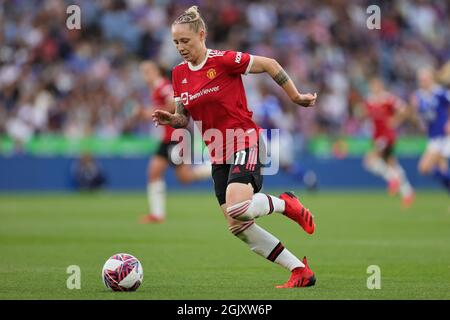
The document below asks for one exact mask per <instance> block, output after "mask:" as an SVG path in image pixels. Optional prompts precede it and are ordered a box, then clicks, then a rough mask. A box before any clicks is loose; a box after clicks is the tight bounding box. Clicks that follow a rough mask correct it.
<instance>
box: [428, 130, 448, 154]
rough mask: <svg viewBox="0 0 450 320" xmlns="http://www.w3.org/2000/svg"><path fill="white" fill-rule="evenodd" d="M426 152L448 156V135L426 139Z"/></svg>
mask: <svg viewBox="0 0 450 320" xmlns="http://www.w3.org/2000/svg"><path fill="white" fill-rule="evenodd" d="M426 152H434V153H439V154H440V155H442V156H443V157H444V158H450V135H446V136H443V137H436V138H432V139H430V140H428V143H427V149H426Z"/></svg>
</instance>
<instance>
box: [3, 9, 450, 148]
mask: <svg viewBox="0 0 450 320" xmlns="http://www.w3.org/2000/svg"><path fill="white" fill-rule="evenodd" d="M71 4H76V5H78V6H79V7H80V8H81V29H80V30H69V29H68V28H67V27H66V20H67V18H68V17H69V16H70V14H68V13H67V12H66V9H67V6H69V5H71ZM193 4H197V5H198V6H199V8H200V12H201V13H202V15H203V16H204V18H205V20H206V23H207V25H208V28H209V30H208V39H207V46H208V47H209V48H213V49H224V50H225V49H228V50H236V51H238V50H239V51H246V52H249V53H251V54H255V55H263V56H268V57H273V58H275V59H277V60H278V61H279V62H280V63H281V65H283V66H284V67H285V69H286V70H287V72H288V74H289V75H290V76H291V78H292V79H293V80H294V82H295V83H296V84H297V86H298V88H299V89H300V90H301V91H307V92H317V93H318V94H319V98H318V101H317V106H316V107H315V108H314V109H308V110H305V109H302V110H300V109H299V108H297V107H295V105H293V104H292V103H290V102H289V101H288V100H287V99H286V97H285V95H284V94H283V92H282V91H281V89H280V88H279V87H278V86H277V85H276V84H275V83H274V82H273V81H272V80H271V79H270V77H268V76H267V75H265V76H261V75H248V76H245V77H244V78H245V80H244V83H245V86H246V87H247V92H248V100H249V105H250V106H251V107H252V108H258V105H259V104H261V103H264V99H265V95H266V94H264V96H263V94H262V93H261V86H264V88H268V90H270V94H271V95H272V96H274V97H276V98H277V99H276V102H275V103H279V104H280V105H281V106H282V108H283V110H284V111H285V114H286V119H287V120H290V121H286V123H288V124H289V127H288V129H290V130H293V131H294V132H295V133H296V134H299V135H302V136H304V137H306V138H308V137H310V136H312V135H317V134H326V135H330V136H337V135H353V136H368V135H369V134H370V127H369V126H368V124H367V122H365V121H360V119H359V117H358V106H359V105H360V102H361V99H362V98H363V97H364V95H365V93H366V91H367V82H368V79H369V77H370V76H373V75H379V76H381V77H382V78H383V79H384V81H385V82H386V83H387V87H388V88H389V90H391V91H392V92H394V93H395V94H397V95H398V96H400V97H402V98H404V99H406V100H407V99H408V97H409V95H410V94H411V93H412V91H413V90H414V89H415V88H416V83H415V72H416V70H417V69H418V68H419V67H421V66H425V65H431V66H434V67H436V68H440V67H442V66H444V65H445V63H446V62H447V61H449V60H450V3H449V2H448V1H427V0H398V1H380V2H377V1H369V0H355V1H345V0H328V1H316V0H278V1H275V0H272V1H268V0H261V1H244V0H220V1H215V0H199V1H193V0H189V1H188V0H179V1H170V0H150V1H146V0H98V1H91V0H71V1H63V0H0V135H7V136H10V137H12V138H13V139H14V140H15V141H16V142H17V143H18V144H21V143H24V142H26V141H27V140H28V139H30V138H31V137H33V136H35V135H39V134H54V133H56V134H62V135H64V136H67V137H74V138H77V137H85V136H90V135H94V136H100V137H116V136H119V135H122V134H136V135H148V134H149V133H151V130H153V129H151V128H152V125H151V124H145V123H139V124H134V125H133V126H130V125H129V121H128V120H129V118H130V116H131V115H132V114H133V110H134V109H135V108H136V107H137V106H139V105H149V103H150V102H149V91H148V88H147V87H146V85H145V83H144V81H143V78H142V76H141V74H140V73H139V63H140V62H141V61H143V60H144V59H151V60H154V61H157V62H158V63H160V64H161V65H162V66H164V67H165V68H166V69H167V70H168V75H169V76H170V70H171V68H172V67H173V66H175V65H176V64H178V63H179V62H180V61H181V58H180V56H179V55H178V53H177V52H176V50H175V47H174V45H173V43H172V39H171V34H170V26H171V23H172V21H173V20H174V19H175V18H176V17H177V16H178V15H179V14H180V13H182V11H183V10H184V9H187V8H188V7H189V6H191V5H193ZM372 4H378V5H379V6H380V8H381V29H380V30H369V29H368V28H367V26H366V20H367V18H368V17H369V16H370V14H369V13H367V12H366V9H367V7H368V6H369V5H372ZM270 101H272V103H273V101H274V100H273V99H271V100H270ZM404 130H405V132H404V133H405V134H408V133H414V131H411V130H413V129H408V128H406V129H404Z"/></svg>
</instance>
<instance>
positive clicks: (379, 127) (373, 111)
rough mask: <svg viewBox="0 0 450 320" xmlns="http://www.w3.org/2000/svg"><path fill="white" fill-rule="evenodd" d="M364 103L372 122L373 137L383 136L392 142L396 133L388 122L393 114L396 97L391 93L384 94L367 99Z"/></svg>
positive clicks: (376, 138) (375, 138)
mask: <svg viewBox="0 0 450 320" xmlns="http://www.w3.org/2000/svg"><path fill="white" fill-rule="evenodd" d="M365 105H366V110H367V113H368V115H369V117H370V119H371V120H372V123H373V134H372V137H373V139H374V140H378V139H380V138H384V139H386V140H387V141H388V142H390V143H394V141H395V138H396V133H395V128H393V127H392V125H391V123H390V122H391V121H392V119H393V117H394V116H395V112H396V108H395V106H396V98H395V97H394V96H392V95H385V96H382V97H377V98H376V99H368V100H367V101H366V102H365Z"/></svg>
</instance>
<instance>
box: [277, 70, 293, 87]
mask: <svg viewBox="0 0 450 320" xmlns="http://www.w3.org/2000/svg"><path fill="white" fill-rule="evenodd" d="M289 79H290V78H289V76H288V75H287V73H286V71H284V70H283V69H281V70H280V72H278V73H277V74H276V75H275V76H274V77H273V80H275V82H276V83H278V85H279V86H282V85H283V84H285V83H286V82H288V81H289Z"/></svg>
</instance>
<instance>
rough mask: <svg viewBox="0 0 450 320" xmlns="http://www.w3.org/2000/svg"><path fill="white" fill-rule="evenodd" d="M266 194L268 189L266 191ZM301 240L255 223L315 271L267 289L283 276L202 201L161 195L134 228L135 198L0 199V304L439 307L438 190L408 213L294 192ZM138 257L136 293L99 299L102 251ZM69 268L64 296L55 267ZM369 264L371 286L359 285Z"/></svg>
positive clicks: (61, 271)
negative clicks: (305, 220)
mask: <svg viewBox="0 0 450 320" xmlns="http://www.w3.org/2000/svg"><path fill="white" fill-rule="evenodd" d="M274 194H275V193H274ZM301 197H302V201H303V202H304V203H305V204H306V205H307V206H308V207H309V208H310V209H311V210H312V212H313V214H314V215H315V221H316V225H317V228H316V233H315V234H314V235H313V236H308V235H307V234H306V233H304V232H303V230H301V229H300V227H299V226H298V225H296V224H295V223H293V222H292V221H290V220H289V219H287V218H286V217H284V216H282V215H280V214H273V215H271V216H268V217H263V218H260V219H259V220H258V223H259V224H260V225H261V226H263V227H265V228H266V229H267V230H268V231H270V232H271V233H273V234H274V235H276V236H277V237H278V238H279V239H280V240H281V241H282V242H283V243H284V244H285V245H286V247H287V248H288V249H289V250H290V251H291V252H293V253H294V254H296V255H297V256H299V257H303V255H306V256H307V257H308V260H309V263H310V266H311V268H312V269H313V270H314V272H315V273H316V277H317V283H316V286H315V287H311V288H302V289H275V288H274V286H275V285H276V284H280V283H283V282H285V281H286V280H287V279H288V277H289V273H288V272H287V271H286V270H285V269H284V268H282V267H280V266H278V265H276V264H273V263H270V262H268V261H265V260H264V259H263V258H261V257H260V256H258V255H256V254H255V253H253V252H251V251H250V250H249V249H248V247H247V246H246V245H245V244H244V243H242V242H241V241H240V240H238V239H237V238H235V237H234V236H232V235H231V234H230V233H229V232H228V230H227V227H226V225H225V220H224V218H223V216H222V214H221V212H220V211H219V208H218V206H217V203H216V200H215V198H214V197H213V195H212V193H172V194H170V195H169V198H168V211H169V218H168V221H167V222H166V223H165V224H161V225H139V224H138V222H137V220H138V216H139V214H141V213H144V212H145V211H146V207H147V205H146V199H145V194H144V193H142V194H137V193H99V194H92V195H86V194H85V195H64V194H39V195H11V194H10V195H5V194H4V195H1V196H0V221H1V222H0V252H1V254H2V261H1V264H0V277H1V279H2V285H1V286H0V299H170V300H171V299H181V300H184V299H450V290H449V289H450V211H449V210H450V208H449V201H448V200H449V199H448V196H447V195H446V194H445V193H443V192H440V191H433V192H419V194H418V195H417V199H416V203H415V205H414V207H412V208H411V209H409V210H402V209H401V208H400V204H399V200H398V198H390V197H388V196H387V195H385V194H384V193H381V192H376V193H374V192H356V193H355V192H339V193H328V192H327V193H319V194H304V195H302V196H301ZM119 252H127V253H130V254H133V255H135V256H136V257H138V259H140V261H141V262H142V265H143V268H144V282H143V284H142V286H141V287H140V288H139V290H138V291H137V292H132V293H128V292H124V293H122V292H119V293H114V292H110V291H108V290H107V289H106V288H105V287H104V285H103V283H102V280H101V269H102V266H103V263H104V262H105V261H106V259H107V258H108V257H109V256H111V255H113V254H114V253H119ZM69 265H78V266H80V268H81V290H69V289H67V287H66V280H67V278H68V277H69V274H67V273H66V268H67V267H68V266H69ZM369 265H378V266H379V267H380V268H381V289H380V290H369V289H368V288H367V286H366V283H367V278H368V277H369V276H370V274H368V273H367V267H368V266H369Z"/></svg>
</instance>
